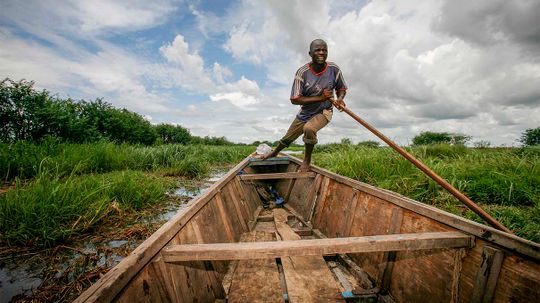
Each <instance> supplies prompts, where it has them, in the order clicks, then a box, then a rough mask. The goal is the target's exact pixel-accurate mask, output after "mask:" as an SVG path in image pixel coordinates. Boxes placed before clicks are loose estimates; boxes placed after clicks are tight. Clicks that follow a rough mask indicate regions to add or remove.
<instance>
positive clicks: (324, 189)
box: [308, 178, 331, 227]
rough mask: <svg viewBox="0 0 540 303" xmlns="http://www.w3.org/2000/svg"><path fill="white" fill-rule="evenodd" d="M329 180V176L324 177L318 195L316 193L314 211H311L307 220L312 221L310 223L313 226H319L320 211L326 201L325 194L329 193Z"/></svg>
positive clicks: (321, 211)
mask: <svg viewBox="0 0 540 303" xmlns="http://www.w3.org/2000/svg"><path fill="white" fill-rule="evenodd" d="M330 180H331V178H324V180H323V181H322V185H321V188H322V189H321V193H320V194H319V195H317V200H316V202H315V207H314V211H313V213H312V216H311V218H309V220H308V221H310V222H311V221H312V224H313V225H314V226H317V227H319V226H320V221H321V219H322V215H321V214H322V213H323V210H324V208H325V206H326V202H327V199H326V198H327V195H328V193H329V190H328V188H329V187H330Z"/></svg>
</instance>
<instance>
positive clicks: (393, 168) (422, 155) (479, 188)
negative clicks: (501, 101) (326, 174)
mask: <svg viewBox="0 0 540 303" xmlns="http://www.w3.org/2000/svg"><path fill="white" fill-rule="evenodd" d="M409 152H411V153H412V154H414V155H415V156H416V157H417V158H419V159H420V160H421V161H423V162H424V163H425V164H426V165H428V166H429V167H430V168H432V169H433V170H434V171H435V172H436V173H438V174H439V175H441V176H442V177H443V178H445V179H446V180H448V181H449V182H450V183H451V184H452V185H453V186H454V187H456V188H457V189H459V190H460V191H463V192H464V193H465V194H466V195H468V196H469V197H470V198H471V199H472V200H473V201H475V202H476V203H478V204H480V205H481V206H482V207H484V208H486V210H487V211H489V212H490V213H491V214H492V215H493V216H494V217H495V218H496V219H498V220H500V221H501V222H502V223H503V224H505V225H506V226H507V227H509V228H511V229H512V230H513V231H514V232H515V233H516V234H517V235H519V236H521V237H524V238H527V239H530V240H533V241H536V242H540V154H539V153H535V152H534V151H533V152H531V151H530V150H521V149H470V148H466V147H465V146H460V145H457V146H450V145H444V144H443V145H432V146H421V147H416V148H412V149H409ZM314 157H315V158H314V159H315V163H316V164H317V165H319V166H322V167H324V168H327V169H329V170H331V171H334V172H336V173H338V174H341V175H345V176H348V177H350V178H353V179H356V180H359V181H363V182H366V183H369V184H372V185H375V186H378V187H381V188H386V189H389V190H392V191H395V192H398V193H400V194H402V195H405V196H408V197H411V198H413V199H416V200H418V201H421V202H424V203H427V204H432V205H435V206H437V207H440V208H443V209H445V210H447V211H450V212H453V213H456V214H459V215H461V216H465V217H468V218H470V219H473V220H477V221H479V222H482V221H481V220H480V218H479V217H477V216H476V214H474V213H472V212H471V211H469V210H467V209H466V208H464V207H462V204H461V202H459V201H458V200H457V199H455V198H454V197H452V196H451V195H450V194H449V193H448V192H446V191H445V190H444V189H443V188H442V187H440V186H439V185H438V184H437V183H435V182H434V181H433V180H431V179H429V178H428V177H427V176H425V175H424V174H423V173H422V172H421V171H420V170H418V169H417V168H416V167H414V166H413V165H412V164H411V163H409V162H408V161H407V160H405V159H404V158H403V157H401V156H400V155H399V154H397V153H396V152H395V151H393V150H392V149H390V148H365V147H359V146H354V145H342V146H341V147H340V148H337V147H336V146H334V148H333V149H332V150H330V151H322V152H319V153H316V154H315V155H314Z"/></svg>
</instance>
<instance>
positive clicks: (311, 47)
mask: <svg viewBox="0 0 540 303" xmlns="http://www.w3.org/2000/svg"><path fill="white" fill-rule="evenodd" d="M319 43H324V44H325V45H326V46H328V44H327V43H326V41H324V40H323V39H315V40H313V41H311V43H310V44H309V51H310V52H311V50H312V49H313V46H314V45H315V44H319Z"/></svg>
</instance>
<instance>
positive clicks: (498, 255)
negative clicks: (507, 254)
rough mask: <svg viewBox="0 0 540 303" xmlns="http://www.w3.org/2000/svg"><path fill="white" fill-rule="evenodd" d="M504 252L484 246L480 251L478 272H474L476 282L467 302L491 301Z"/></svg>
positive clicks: (488, 302)
mask: <svg viewBox="0 0 540 303" xmlns="http://www.w3.org/2000/svg"><path fill="white" fill-rule="evenodd" d="M503 259H504V254H503V252H502V251H500V250H498V249H496V248H493V247H490V246H485V247H484V250H483V252H482V259H481V263H480V268H478V273H477V274H476V282H475V284H474V290H473V294H472V297H471V300H470V301H469V302H471V303H480V302H483V303H491V301H492V300H493V295H494V294H495V287H496V286H497V280H498V278H499V273H500V271H501V266H502V262H503Z"/></svg>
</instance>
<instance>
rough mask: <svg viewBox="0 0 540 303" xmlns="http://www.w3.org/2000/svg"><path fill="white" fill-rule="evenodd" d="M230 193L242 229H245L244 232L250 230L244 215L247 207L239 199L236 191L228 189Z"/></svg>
mask: <svg viewBox="0 0 540 303" xmlns="http://www.w3.org/2000/svg"><path fill="white" fill-rule="evenodd" d="M228 194H229V198H230V199H231V201H232V202H233V203H232V204H233V206H234V207H233V208H234V210H235V212H236V216H237V217H238V220H239V221H240V225H241V226H242V230H244V232H246V231H248V230H249V226H248V224H247V221H249V220H247V219H246V218H245V217H244V211H245V208H244V207H243V205H241V201H239V200H238V197H237V196H236V195H235V192H234V191H233V190H229V191H228Z"/></svg>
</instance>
